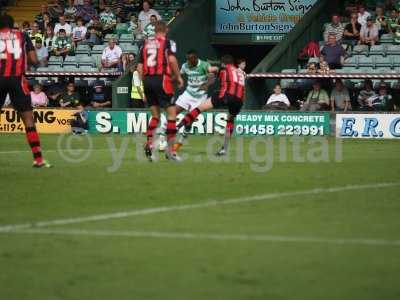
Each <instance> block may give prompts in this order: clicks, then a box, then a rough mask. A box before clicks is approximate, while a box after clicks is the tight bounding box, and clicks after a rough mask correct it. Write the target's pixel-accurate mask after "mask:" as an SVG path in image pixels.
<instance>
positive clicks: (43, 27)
mask: <svg viewBox="0 0 400 300" xmlns="http://www.w3.org/2000/svg"><path fill="white" fill-rule="evenodd" d="M54 25H55V24H54V23H53V22H52V21H51V20H50V15H49V14H48V13H45V14H43V22H42V23H39V26H40V30H41V31H42V32H45V31H46V28H47V27H48V26H51V27H52V28H54Z"/></svg>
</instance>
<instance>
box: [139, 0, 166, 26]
mask: <svg viewBox="0 0 400 300" xmlns="http://www.w3.org/2000/svg"><path fill="white" fill-rule="evenodd" d="M152 15H155V16H156V17H157V20H161V16H160V14H159V13H158V12H157V11H156V10H155V9H152V8H151V6H150V3H149V1H147V0H145V1H143V10H142V11H141V12H140V13H139V26H140V30H141V31H143V30H144V29H145V28H146V26H147V25H148V24H149V23H150V17H151V16H152Z"/></svg>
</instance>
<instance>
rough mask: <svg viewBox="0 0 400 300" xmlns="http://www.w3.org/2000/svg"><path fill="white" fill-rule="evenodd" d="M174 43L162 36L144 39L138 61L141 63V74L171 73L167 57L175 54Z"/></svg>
mask: <svg viewBox="0 0 400 300" xmlns="http://www.w3.org/2000/svg"><path fill="white" fill-rule="evenodd" d="M175 53H176V45H175V43H174V42H173V41H171V40H168V39H166V38H164V37H156V38H154V39H148V40H146V41H145V43H144V45H143V48H142V50H141V51H140V59H139V61H140V63H142V64H143V75H144V76H154V75H168V76H170V75H171V66H170V64H169V60H168V57H169V56H170V55H175Z"/></svg>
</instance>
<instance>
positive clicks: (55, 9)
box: [48, 0, 64, 22]
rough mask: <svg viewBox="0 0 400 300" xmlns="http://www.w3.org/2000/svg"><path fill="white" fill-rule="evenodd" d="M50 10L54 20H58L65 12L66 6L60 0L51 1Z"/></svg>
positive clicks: (51, 17) (51, 18)
mask: <svg viewBox="0 0 400 300" xmlns="http://www.w3.org/2000/svg"><path fill="white" fill-rule="evenodd" d="M48 11H49V15H50V20H51V21H52V22H56V21H57V20H58V18H59V17H60V16H62V15H63V14H64V8H63V6H62V5H61V4H60V1H58V0H51V1H49V4H48Z"/></svg>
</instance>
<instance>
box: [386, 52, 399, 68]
mask: <svg viewBox="0 0 400 300" xmlns="http://www.w3.org/2000/svg"><path fill="white" fill-rule="evenodd" d="M388 57H389V58H391V59H392V63H393V66H394V67H400V55H390V56H388Z"/></svg>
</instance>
